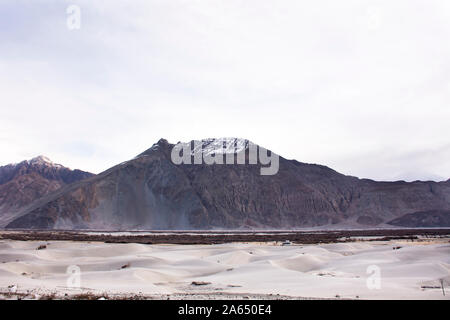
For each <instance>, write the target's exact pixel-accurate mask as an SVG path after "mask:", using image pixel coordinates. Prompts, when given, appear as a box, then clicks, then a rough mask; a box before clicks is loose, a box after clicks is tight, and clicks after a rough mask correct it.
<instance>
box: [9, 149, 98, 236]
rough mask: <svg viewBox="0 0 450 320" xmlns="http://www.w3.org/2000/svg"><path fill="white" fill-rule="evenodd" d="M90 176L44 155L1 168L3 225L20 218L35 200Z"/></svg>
mask: <svg viewBox="0 0 450 320" xmlns="http://www.w3.org/2000/svg"><path fill="white" fill-rule="evenodd" d="M90 176H92V174H91V173H88V172H84V171H81V170H71V169H69V168H66V167H64V166H61V165H59V164H55V163H53V162H51V161H50V160H49V159H48V158H46V157H43V156H39V157H36V158H33V159H31V160H26V161H22V162H20V163H18V164H10V165H6V166H2V167H0V227H2V226H5V225H6V224H8V223H9V222H11V221H12V220H14V219H15V218H17V216H18V214H19V212H20V211H21V210H23V209H24V208H26V207H27V206H28V205H30V204H31V203H32V202H33V201H35V200H37V199H40V198H42V197H44V196H46V195H48V194H50V193H52V192H54V191H56V190H58V189H59V188H61V187H62V186H65V185H68V184H70V183H73V182H76V181H79V180H82V179H85V178H87V177H90Z"/></svg>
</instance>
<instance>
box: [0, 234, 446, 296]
mask: <svg viewBox="0 0 450 320" xmlns="http://www.w3.org/2000/svg"><path fill="white" fill-rule="evenodd" d="M41 245H45V246H46V247H45V248H43V249H40V250H37V248H38V247H39V246H41ZM70 266H77V267H78V268H79V269H77V268H76V267H71V268H72V270H75V274H71V275H69V274H68V273H67V272H68V268H69V267H70ZM69 270H70V268H69ZM77 270H80V272H81V273H80V275H79V278H78V275H77V273H76V272H77ZM378 271H379V277H377V275H378V273H377V272H378ZM68 279H69V282H68ZM78 279H79V280H80V282H79V284H80V288H78V287H72V286H73V285H75V286H76V285H77V284H78V282H77V280H78ZM440 279H443V287H444V290H445V291H446V292H445V293H446V295H445V296H444V295H443V290H442V288H441V283H440ZM193 282H204V283H203V284H200V285H195V284H192V283H193ZM368 284H369V286H368ZM449 284H450V242H449V239H448V238H441V239H435V240H428V241H414V242H411V241H388V242H386V241H372V242H365V241H360V242H351V243H336V244H323V245H317V244H316V245H289V246H280V245H277V244H275V243H251V244H245V243H230V244H220V245H145V244H106V243H100V242H71V241H52V242H45V241H13V240H1V241H0V293H3V295H2V294H0V298H2V297H3V298H5V297H7V296H8V293H9V294H10V295H9V296H10V297H14V296H15V294H18V293H20V294H25V296H26V297H27V298H33V297H34V298H39V297H42V296H45V295H49V294H56V296H57V297H64V296H66V297H69V298H70V297H71V296H73V295H77V294H85V293H92V294H95V295H100V296H101V295H102V294H105V295H108V296H109V297H110V298H111V297H115V295H118V296H121V297H124V296H125V297H126V296H129V297H131V296H134V295H138V296H140V297H148V298H161V299H166V298H172V299H183V298H188V299H190V298H202V299H203V298H206V299H208V298H210V299H216V298H219V299H223V298H233V299H240V298H242V299H246V298H247V299H248V298H249V299H253V298H258V299H261V298H292V297H294V298H296V299H299V298H342V299H345V298H349V299H450V288H449ZM378 285H379V286H378ZM13 294H14V295H13ZM118 296H116V297H118Z"/></svg>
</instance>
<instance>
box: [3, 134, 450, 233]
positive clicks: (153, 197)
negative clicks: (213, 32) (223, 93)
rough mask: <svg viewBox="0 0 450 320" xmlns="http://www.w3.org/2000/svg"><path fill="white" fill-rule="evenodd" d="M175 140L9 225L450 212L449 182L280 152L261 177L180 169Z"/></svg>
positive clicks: (369, 218)
mask: <svg viewBox="0 0 450 320" xmlns="http://www.w3.org/2000/svg"><path fill="white" fill-rule="evenodd" d="M242 140H244V139H242ZM246 141H248V140H246ZM190 143H191V145H192V144H193V141H191V142H190ZM173 146H174V145H173V144H170V143H169V142H168V141H167V140H165V139H160V140H159V141H158V142H157V143H155V144H153V145H152V147H150V148H149V149H147V150H145V151H144V152H142V153H140V154H138V155H137V156H136V157H135V158H133V159H131V160H129V161H125V162H122V163H120V164H118V165H116V166H113V167H111V168H110V169H108V170H105V171H104V172H102V173H100V174H98V175H96V176H93V177H89V178H87V179H85V180H82V181H79V182H76V183H74V184H72V185H68V186H65V187H63V188H61V189H60V190H58V191H56V192H55V193H52V194H50V195H48V196H45V197H43V198H42V199H40V200H38V201H36V202H35V203H33V204H32V205H31V206H30V207H29V208H27V209H26V210H23V211H22V212H21V214H20V217H19V218H17V219H15V220H14V221H12V222H11V223H9V224H8V225H7V228H35V229H99V230H147V229H213V228H223V229H238V228H279V229H288V228H301V227H320V226H330V225H341V224H346V225H349V226H356V227H376V226H380V225H386V223H388V222H390V221H393V220H395V219H398V218H400V217H403V216H405V215H408V214H414V213H416V212H428V211H429V212H433V210H444V212H446V211H445V210H450V184H449V183H448V181H447V182H377V181H373V180H370V179H359V178H357V177H353V176H346V175H343V174H341V173H339V172H337V171H335V170H333V169H331V168H328V167H326V166H322V165H315V164H306V163H302V162H298V161H296V160H287V159H284V158H282V157H280V168H279V170H280V171H279V172H278V173H277V174H276V175H273V176H261V175H260V174H259V169H260V167H261V165H259V164H257V165H249V164H246V165H238V164H224V165H219V164H214V165H207V164H197V165H194V164H181V165H175V164H174V163H172V161H171V158H170V156H171V149H172V148H173ZM246 157H248V152H247V154H246ZM429 220H430V221H434V220H433V219H429ZM415 221H419V222H417V223H419V224H420V221H421V220H420V219H416V220H415ZM440 221H446V220H445V219H442V220H440ZM397 222H398V221H397ZM400 223H402V222H401V221H400Z"/></svg>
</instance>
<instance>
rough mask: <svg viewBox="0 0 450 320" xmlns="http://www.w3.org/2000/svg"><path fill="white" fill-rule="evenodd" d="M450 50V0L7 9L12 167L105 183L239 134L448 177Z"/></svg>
mask: <svg viewBox="0 0 450 320" xmlns="http://www.w3.org/2000/svg"><path fill="white" fill-rule="evenodd" d="M73 6H76V7H75V8H76V9H77V10H79V13H80V14H79V16H78V15H74V12H78V11H73ZM77 17H79V18H80V19H77ZM74 19H75V20H74ZM74 21H75V22H77V23H78V22H79V24H77V23H74ZM74 26H75V27H74ZM78 26H79V28H77V27H78ZM449 39H450V1H448V0H440V1H438V0H417V1H414V0H397V1H388V0H386V1H367V0H341V1H335V0H329V1H328V0H316V1H298V0H292V1H291V0H277V1H275V0H271V1H268V0H158V1H156V0H133V1H117V0H96V1H87V0H72V1H62V0H36V1H26V0H0V150H2V151H1V157H0V165H5V164H8V163H15V162H20V161H22V160H24V159H30V158H32V157H35V156H37V155H45V156H47V157H49V158H50V159H52V160H53V161H54V162H57V163H61V164H63V165H65V166H68V167H70V168H79V169H82V170H87V171H91V172H94V173H99V172H101V171H103V170H106V169H107V168H109V167H111V166H113V165H115V164H117V163H120V162H123V161H126V160H128V159H131V158H133V157H134V156H136V155H137V154H139V153H141V152H143V151H144V150H146V149H148V148H149V147H151V145H152V144H153V143H155V142H157V141H158V140H159V139H160V138H166V139H167V140H169V142H172V143H176V142H178V141H190V140H193V139H202V138H213V137H216V138H219V137H239V138H246V139H249V140H251V141H253V142H254V143H257V144H259V145H262V146H264V147H265V148H267V149H270V150H273V151H274V152H276V153H277V154H279V155H281V156H283V157H285V158H287V159H296V160H298V161H301V162H307V163H318V164H323V165H326V166H329V167H331V168H333V169H335V170H337V171H339V172H341V173H343V174H347V175H352V176H357V177H360V178H370V179H375V180H389V181H392V180H407V181H412V180H438V181H439V180H447V179H449V178H450V161H449V160H450V129H449V124H450V41H449Z"/></svg>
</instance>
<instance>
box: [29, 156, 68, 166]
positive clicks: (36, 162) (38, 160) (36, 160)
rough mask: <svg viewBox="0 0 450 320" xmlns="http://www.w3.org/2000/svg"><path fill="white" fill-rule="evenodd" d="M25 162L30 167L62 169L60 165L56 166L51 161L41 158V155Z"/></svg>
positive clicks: (44, 157)
mask: <svg viewBox="0 0 450 320" xmlns="http://www.w3.org/2000/svg"><path fill="white" fill-rule="evenodd" d="M27 162H28V164H30V165H44V166H51V167H58V168H61V167H62V165H60V164H56V163H54V162H53V161H52V160H50V159H49V158H47V157H46V156H42V155H40V156H37V157H34V158H33V159H31V160H28V161H27Z"/></svg>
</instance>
